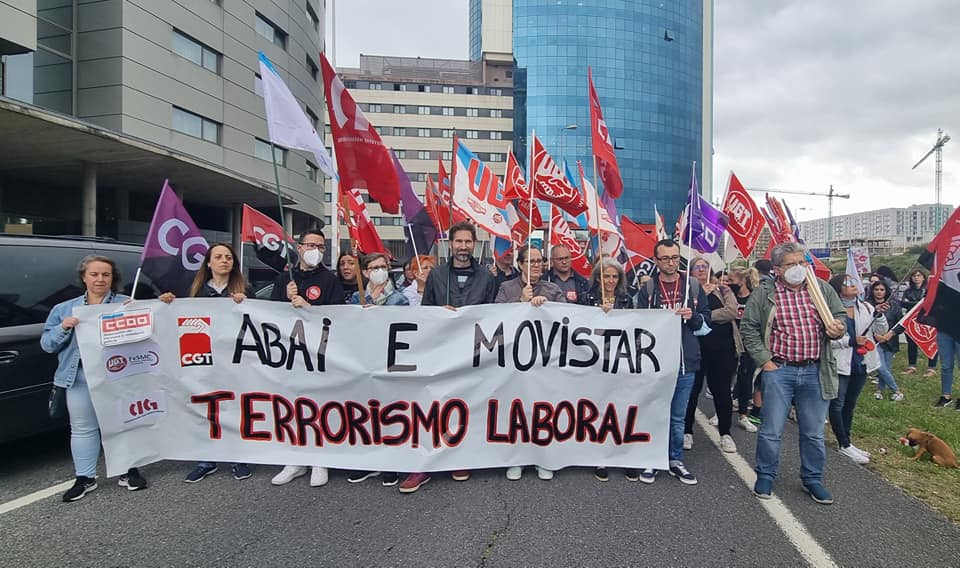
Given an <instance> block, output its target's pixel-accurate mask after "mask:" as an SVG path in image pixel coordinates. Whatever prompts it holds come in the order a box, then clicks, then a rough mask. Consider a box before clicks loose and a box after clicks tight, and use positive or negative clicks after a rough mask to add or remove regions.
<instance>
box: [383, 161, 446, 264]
mask: <svg viewBox="0 0 960 568" xmlns="http://www.w3.org/2000/svg"><path fill="white" fill-rule="evenodd" d="M390 155H391V157H393V167H394V168H396V170H397V179H398V180H399V181H400V207H401V208H402V209H403V218H404V220H405V221H406V226H405V227H404V231H403V234H404V238H405V239H406V241H407V256H408V257H409V258H413V257H414V256H415V255H418V254H430V249H431V248H433V243H434V242H436V240H437V228H436V227H435V226H434V225H433V220H432V219H430V215H429V214H428V213H427V209H426V207H424V206H423V202H422V201H420V198H418V197H417V194H416V193H414V192H413V186H412V185H411V184H410V176H408V175H407V172H405V171H404V170H403V166H401V165H400V160H398V159H397V155H396V154H395V153H393V152H392V151H391V152H390Z"/></svg>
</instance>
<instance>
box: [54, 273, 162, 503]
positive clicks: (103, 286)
mask: <svg viewBox="0 0 960 568" xmlns="http://www.w3.org/2000/svg"><path fill="white" fill-rule="evenodd" d="M77 272H78V275H79V277H80V284H81V289H82V290H83V294H82V295H81V296H79V297H77V298H74V299H72V300H67V301H65V302H60V303H59V304H57V305H56V306H54V307H53V309H52V310H50V315H49V316H47V321H46V323H45V324H44V326H43V335H41V336H40V347H41V348H42V349H43V350H44V351H46V352H47V353H56V354H57V360H58V364H57V371H56V373H54V376H53V385H54V386H53V392H51V393H50V415H51V417H59V416H60V415H61V413H62V412H63V408H64V405H66V411H67V414H68V415H69V418H70V454H71V455H72V456H73V466H74V469H75V471H76V476H77V477H76V481H75V482H74V484H73V487H71V488H70V489H68V490H67V492H66V493H64V494H63V501H64V502H65V503H69V502H71V501H78V500H80V499H83V497H84V495H86V494H87V493H89V492H91V491H93V490H94V489H96V488H97V479H96V478H97V459H98V458H99V457H100V426H99V424H98V423H97V413H96V410H94V407H93V400H92V399H91V398H90V390H89V389H88V387H87V379H86V375H84V372H83V361H81V360H80V348H79V346H78V345H77V337H76V334H75V333H74V328H75V327H76V325H77V324H78V323H80V320H79V319H78V318H77V317H76V316H74V315H73V309H74V308H76V307H79V306H87V305H93V304H119V303H122V302H125V301H126V300H127V299H128V298H127V297H126V296H124V295H121V294H118V293H117V289H118V288H119V287H120V272H119V271H118V270H117V265H116V263H114V262H113V260H111V259H109V258H107V257H105V256H97V255H90V256H86V257H84V258H83V260H81V261H80V265H79V266H78V267H77ZM120 486H121V487H126V488H127V489H129V490H130V491H137V490H138V489H146V487H147V480H146V479H144V478H143V476H142V475H140V472H139V470H137V468H135V467H132V468H130V469H129V470H128V471H127V473H126V475H121V476H120Z"/></svg>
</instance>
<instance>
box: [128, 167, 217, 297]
mask: <svg viewBox="0 0 960 568" xmlns="http://www.w3.org/2000/svg"><path fill="white" fill-rule="evenodd" d="M208 248H209V245H208V244H207V239H205V238H203V235H201V234H200V229H198V228H197V225H196V224H195V223H194V222H193V219H191V218H190V215H189V214H188V213H187V210H186V209H184V208H183V204H182V203H180V200H179V199H177V196H176V194H175V193H173V190H172V189H171V188H170V184H169V183H168V181H167V180H163V190H162V191H161V192H160V200H159V201H157V208H156V210H154V212H153V220H152V221H151V222H150V230H149V232H147V242H146V243H144V245H143V255H142V256H141V257H140V267H141V269H142V271H143V274H145V275H147V276H149V277H150V280H152V281H153V284H154V286H156V287H157V288H158V289H159V290H160V291H161V292H173V293H174V294H176V295H177V296H187V295H188V294H189V291H190V284H191V283H192V282H193V278H194V276H196V274H197V271H198V270H200V266H201V265H202V264H203V256H204V255H205V254H206V253H207V249H208Z"/></svg>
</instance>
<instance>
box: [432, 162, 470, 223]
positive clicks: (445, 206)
mask: <svg viewBox="0 0 960 568" xmlns="http://www.w3.org/2000/svg"><path fill="white" fill-rule="evenodd" d="M438 165H439V169H438V170H437V197H438V201H437V214H438V215H439V216H440V218H441V220H442V223H443V226H444V227H445V228H444V229H441V230H442V231H444V232H446V231H449V230H450V203H451V201H452V199H451V198H452V195H451V193H450V175H449V174H447V169H446V168H445V167H444V165H443V160H440V161H438ZM466 220H467V216H466V215H464V214H463V212H462V211H460V209H459V208H457V207H456V206H454V207H453V222H454V223H459V222H460V221H466Z"/></svg>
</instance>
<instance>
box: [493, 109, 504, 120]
mask: <svg viewBox="0 0 960 568" xmlns="http://www.w3.org/2000/svg"><path fill="white" fill-rule="evenodd" d="M490 118H503V111H502V110H500V109H498V108H492V109H490Z"/></svg>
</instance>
